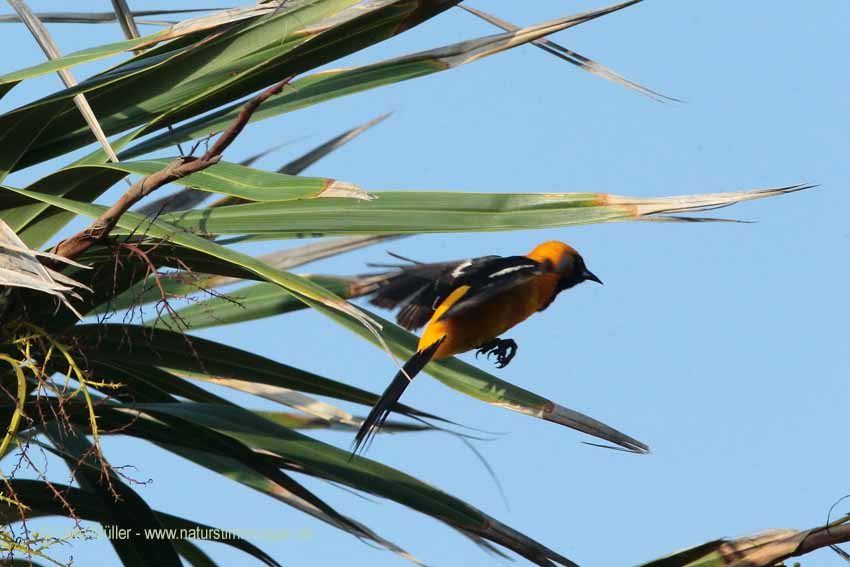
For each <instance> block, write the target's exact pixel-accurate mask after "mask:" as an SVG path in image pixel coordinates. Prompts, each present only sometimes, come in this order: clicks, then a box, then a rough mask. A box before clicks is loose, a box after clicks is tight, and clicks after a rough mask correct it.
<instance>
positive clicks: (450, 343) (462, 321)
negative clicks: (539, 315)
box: [419, 274, 557, 359]
mask: <svg viewBox="0 0 850 567" xmlns="http://www.w3.org/2000/svg"><path fill="white" fill-rule="evenodd" d="M556 285H557V277H552V276H550V275H548V274H547V275H546V276H542V277H539V278H535V279H533V280H531V281H529V282H526V283H524V284H521V285H518V286H516V287H514V288H511V289H509V290H507V291H505V293H502V294H500V295H498V296H496V297H494V298H492V299H491V300H489V301H487V302H485V303H482V304H481V305H479V306H477V307H475V308H473V309H470V310H468V311H465V312H463V313H461V314H460V315H457V316H455V317H451V318H448V319H443V320H438V319H440V317H441V316H442V315H443V313H445V312H446V311H447V310H448V309H449V308H450V307H451V306H452V305H454V304H455V303H456V302H457V301H459V300H460V299H461V298H462V297H463V296H464V295H466V293H468V291H469V287H468V286H463V287H460V288H458V289H456V290H455V291H454V292H452V294H451V295H449V297H447V298H446V299H445V300H444V301H443V303H441V304H440V306H439V307H438V308H437V310H436V311H435V312H434V316H433V317H431V321H430V322H429V323H428V326H427V327H426V328H425V332H423V333H422V337H421V338H420V340H419V350H422V349H424V348H426V347H428V346H429V345H431V344H433V343H434V342H435V341H437V340H439V339H440V337H442V336H444V335H445V337H446V340H445V341H444V342H443V344H441V345H440V348H439V349H437V352H436V353H435V354H434V358H435V359H437V358H445V357H447V356H451V355H453V354H458V353H461V352H465V351H468V350H471V349H474V348H478V347H480V346H481V345H482V344H484V343H486V342H487V341H489V340H491V339H495V338H496V337H498V336H499V335H501V334H502V333H504V332H505V331H507V330H508V329H510V328H511V327H513V326H514V325H516V324H517V323H520V322H522V321H524V320H525V319H527V318H528V317H530V316H531V315H532V314H534V313H535V312H536V311H537V310H539V309H540V308H541V307H542V306H543V305H545V304H546V303H547V302H548V300H549V298H550V297H551V296H552V293H554V290H555V286H556Z"/></svg>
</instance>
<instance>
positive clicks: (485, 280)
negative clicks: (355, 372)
mask: <svg viewBox="0 0 850 567" xmlns="http://www.w3.org/2000/svg"><path fill="white" fill-rule="evenodd" d="M395 267H397V268H398V269H397V270H396V271H393V272H385V273H381V274H371V275H368V276H364V277H363V278H361V280H360V281H359V282H358V285H357V286H356V287H357V289H356V292H355V294H356V295H369V294H372V293H374V294H375V296H374V297H373V298H372V299H371V303H372V304H373V305H377V306H379V307H385V308H387V309H394V308H396V307H399V308H400V310H399V313H398V315H397V316H396V320H397V321H398V324H399V325H401V326H402V327H404V328H406V329H409V330H415V329H418V328H419V327H421V326H423V325H424V324H425V323H427V322H428V321H429V320H430V319H431V317H432V316H433V315H434V311H435V310H436V308H437V307H438V306H439V305H440V303H442V301H443V300H444V299H445V298H446V297H448V296H449V294H451V292H452V291H454V290H455V289H457V288H458V287H460V286H464V285H468V286H470V291H469V292H468V293H467V294H466V295H464V297H463V299H462V300H460V301H458V302H457V303H456V304H455V305H453V306H452V307H451V308H450V309H449V310H448V311H447V312H446V313H445V314H444V315H443V317H447V316H453V315H457V314H458V313H462V312H463V311H466V310H467V309H469V308H471V307H474V306H476V305H480V304H481V303H483V302H484V301H487V300H488V299H491V298H492V297H494V296H496V295H498V294H499V293H501V292H503V291H505V290H506V289H509V288H511V287H513V286H515V285H519V284H521V283H523V282H525V281H528V279H529V278H531V277H534V276H536V275H539V274H541V273H543V271H544V270H545V267H544V266H543V265H541V264H540V263H538V262H535V261H534V260H531V259H530V258H527V257H526V256H507V257H501V256H482V257H479V258H470V259H468V260H459V261H455V262H440V263H434V264H423V263H411V264H407V265H399V266H395Z"/></svg>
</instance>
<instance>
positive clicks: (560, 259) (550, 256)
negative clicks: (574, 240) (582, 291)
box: [528, 240, 602, 291]
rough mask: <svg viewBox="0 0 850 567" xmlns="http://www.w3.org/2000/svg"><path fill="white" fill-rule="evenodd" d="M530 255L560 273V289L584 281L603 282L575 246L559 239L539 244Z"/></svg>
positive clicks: (554, 271)
mask: <svg viewBox="0 0 850 567" xmlns="http://www.w3.org/2000/svg"><path fill="white" fill-rule="evenodd" d="M528 257H529V258H531V259H532V260H535V261H537V262H540V263H541V264H545V265H548V266H549V269H550V270H551V271H552V272H553V273H555V274H557V275H558V291H562V290H565V289H568V288H571V287H573V286H574V285H577V284H580V283H581V282H583V281H587V280H590V281H593V282H596V283H600V284H601V283H602V280H600V279H599V278H598V277H596V275H595V274H594V273H593V272H591V271H590V270H588V269H587V266H586V265H585V264H584V258H582V257H581V254H579V253H578V252H577V251H576V249H575V248H573V247H572V246H570V245H569V244H564V243H563V242H561V241H559V240H550V241H549V242H544V243H543V244H539V245H538V246H537V247H535V248H534V250H532V251H531V252H529V253H528Z"/></svg>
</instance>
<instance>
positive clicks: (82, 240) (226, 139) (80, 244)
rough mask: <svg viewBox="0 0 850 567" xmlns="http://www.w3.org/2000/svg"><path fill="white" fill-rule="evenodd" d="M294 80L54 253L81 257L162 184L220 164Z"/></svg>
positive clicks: (136, 186) (145, 181)
mask: <svg viewBox="0 0 850 567" xmlns="http://www.w3.org/2000/svg"><path fill="white" fill-rule="evenodd" d="M291 79H292V77H287V78H286V79H284V80H282V81H280V82H278V83H276V84H274V85H272V86H271V87H269V88H268V89H266V90H265V91H263V92H261V93H260V94H259V95H257V96H256V97H254V98H253V99H251V100H249V101H248V102H247V103H246V104H245V106H244V107H243V108H242V111H241V112H240V113H239V116H237V117H236V119H235V120H234V121H233V122H232V123H231V124H230V126H228V128H227V129H226V130H225V131H224V132H223V133H222V134H221V136H219V138H218V139H217V140H216V141H215V143H214V144H213V145H212V147H210V148H209V149H208V150H207V151H206V152H205V153H204V155H202V156H201V157H199V158H198V157H194V156H192V155H188V156H186V157H180V158H177V159H176V160H174V161H172V162H171V163H169V164H168V165H166V166H165V167H163V168H162V169H160V170H159V171H157V172H155V173H152V174H150V175H148V176H147V177H144V178H142V179H140V180H139V181H137V182H136V183H133V185H131V186H130V188H129V189H127V191H126V192H125V193H124V194H123V195H122V196H121V197H120V198H119V199H118V200H117V201H116V202H115V203H114V204H113V205H112V206H111V207H109V208H108V209H107V210H106V211H104V212H103V213H102V214H101V215H100V216H99V217H98V218H97V219H96V220H95V221H94V222H92V223H91V224H90V225H89V226H88V227H87V228H85V229H84V230H81V231H80V232H78V233H77V234H75V235H74V236H72V237H70V238H67V239H65V240H63V241H62V242H60V243H59V244H57V245H56V247H55V248H54V249H53V253H54V254H58V255H59V256H63V257H65V258H68V259H74V258H77V257H79V256H80V254H82V253H83V252H85V251H86V250H88V249H89V248H90V247H91V246H92V245H93V244H94V243H95V242H98V241H101V240H103V239H104V238H106V237H107V236H108V235H109V233H110V232H111V231H112V229H114V228H115V226H116V225H117V224H118V220H119V219H120V218H121V216H122V215H123V214H124V213H126V212H127V211H128V210H129V209H130V207H132V206H133V205H135V204H136V203H138V202H139V201H141V200H142V199H144V198H145V197H147V196H148V195H150V194H151V193H153V192H154V191H156V190H157V189H159V188H160V187H162V186H163V185H166V184H168V183H171V182H172V181H176V180H177V179H181V178H183V177H186V176H188V175H191V174H193V173H197V172H199V171H203V170H205V169H207V168H208V167H210V166H211V165H215V164H216V163H218V161H219V160H220V159H221V155H222V153H224V150H226V149H227V147H228V146H230V144H231V143H233V141H234V140H235V139H236V137H237V136H239V134H240V133H241V132H242V130H243V129H244V128H245V125H246V124H247V123H248V121H249V120H250V119H251V116H252V115H253V114H254V112H255V111H256V110H257V108H258V107H259V106H260V105H261V104H262V103H263V102H264V101H265V100H266V99H268V98H269V97H270V96H272V95H275V94H277V93H279V92H280V91H281V90H282V89H283V87H284V86H285V85H286V84H287V83H288V82H289V81H290V80H291Z"/></svg>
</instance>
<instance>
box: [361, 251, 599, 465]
mask: <svg viewBox="0 0 850 567" xmlns="http://www.w3.org/2000/svg"><path fill="white" fill-rule="evenodd" d="M399 258H401V257H399ZM402 259H404V258H402ZM405 260H406V259H405ZM408 262H411V263H410V264H406V265H401V266H387V265H384V267H394V268H397V269H396V271H394V272H389V273H382V274H375V275H372V276H366V277H364V279H363V280H361V282H360V285H359V289H358V293H357V294H358V295H370V294H374V297H373V298H372V299H371V303H372V304H374V305H377V306H379V307H385V308H388V309H394V308H396V307H399V308H400V310H399V312H398V315H397V316H396V320H397V321H398V323H399V325H401V326H402V327H404V328H406V329H408V330H411V331H412V330H416V329H418V328H420V327H422V326H423V325H425V324H426V323H427V327H425V331H424V332H423V333H422V337H421V338H420V339H419V346H418V347H417V350H416V353H415V354H414V355H413V356H412V357H411V358H410V360H408V361H407V362H406V363H405V364H404V366H403V367H402V370H401V371H399V372H398V374H396V376H395V378H393V381H392V382H391V383H390V385H389V386H388V387H387V389H386V391H385V392H384V394H383V395H382V396H381V398H380V399H379V400H378V402H377V403H376V404H375V407H373V408H372V411H371V412H370V413H369V416H368V417H367V418H366V420H365V421H364V422H363V425H362V426H361V427H360V430H359V431H358V432H357V435H356V436H355V441H354V453H357V452H358V451H359V450H360V449H361V448H362V447H363V446H364V444H365V443H366V441H368V440H369V439H370V438H371V437H372V436H373V435H374V434H375V433H376V432H377V430H378V429H380V428H381V426H382V425H383V424H384V422H385V421H386V419H387V417H388V416H389V414H390V412H391V411H392V409H393V408H394V407H395V405H396V402H398V399H399V398H400V397H401V395H402V393H403V392H404V390H405V388H407V386H408V384H409V383H410V382H411V381H412V380H413V378H414V377H415V376H416V374H417V373H419V371H420V370H422V368H424V367H425V365H426V364H428V362H429V361H431V360H436V359H440V358H445V357H448V356H451V355H453V354H458V353H461V352H465V351H468V350H472V349H477V352H476V355H477V354H486V355H487V356H488V357H489V356H491V355H495V356H496V364H497V366H498V367H499V368H503V367H505V366H506V365H507V364H508V363H509V362H510V361H511V359H513V357H514V355H516V351H517V344H516V342H514V341H513V340H512V339H502V338H499V335H501V334H502V333H504V332H505V331H507V330H508V329H510V328H511V327H513V326H514V325H516V324H517V323H520V322H521V321H524V320H525V319H527V318H528V317H530V316H531V315H533V314H534V313H536V312H537V311H543V310H544V309H546V308H547V307H549V305H550V304H551V303H552V301H553V300H554V299H555V297H556V296H557V295H558V294H559V293H560V292H562V291H564V290H565V289H569V288H571V287H573V286H575V285H577V284H580V283H581V282H583V281H587V280H590V281H594V282H597V283H600V284H601V283H602V281H601V280H600V279H599V278H597V277H596V276H595V275H593V273H592V272H591V271H590V270H588V269H587V266H585V264H584V260H583V259H582V257H581V256H580V255H579V253H578V252H576V251H575V249H574V248H572V247H571V246H568V245H567V244H564V243H563V242H558V241H556V240H553V241H550V242H544V243H543V244H540V245H539V246H537V247H536V248H535V249H534V250H532V251H531V252H529V253H528V254H527V255H526V256H507V257H502V256H483V257H480V258H472V259H469V260H463V261H456V262H441V263H433V264H424V263H420V262H414V261H411V260H408Z"/></svg>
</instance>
